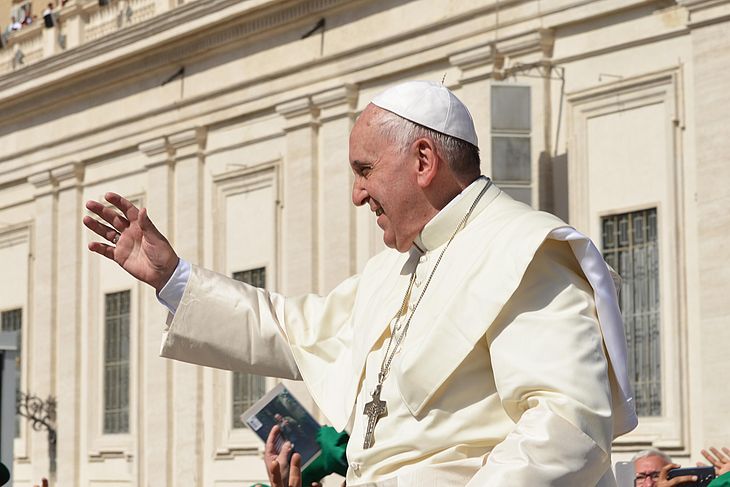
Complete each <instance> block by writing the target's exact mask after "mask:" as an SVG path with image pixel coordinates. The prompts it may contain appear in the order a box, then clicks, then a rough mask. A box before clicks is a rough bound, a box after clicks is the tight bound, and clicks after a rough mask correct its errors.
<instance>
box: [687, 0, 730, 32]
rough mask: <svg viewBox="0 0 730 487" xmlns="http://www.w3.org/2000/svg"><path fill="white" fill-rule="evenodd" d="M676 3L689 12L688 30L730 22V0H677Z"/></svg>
mask: <svg viewBox="0 0 730 487" xmlns="http://www.w3.org/2000/svg"><path fill="white" fill-rule="evenodd" d="M677 3H678V4H679V5H681V6H682V7H684V8H686V9H687V11H688V12H689V22H688V24H687V25H688V26H689V27H690V28H696V27H702V26H704V25H710V24H715V23H717V22H727V21H728V20H730V0H677Z"/></svg>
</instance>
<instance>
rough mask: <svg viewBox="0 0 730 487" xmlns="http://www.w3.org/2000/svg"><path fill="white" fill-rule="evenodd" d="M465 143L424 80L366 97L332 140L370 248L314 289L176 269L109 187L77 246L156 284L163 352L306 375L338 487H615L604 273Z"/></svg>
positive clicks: (626, 410) (457, 111)
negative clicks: (164, 317) (341, 277)
mask: <svg viewBox="0 0 730 487" xmlns="http://www.w3.org/2000/svg"><path fill="white" fill-rule="evenodd" d="M478 146H479V145H478V140H477V134H476V130H475V127H474V123H473V120H472V117H471V115H470V114H469V111H468V109H467V108H466V106H465V105H464V104H463V103H462V102H461V101H460V100H459V99H458V98H457V97H456V96H455V95H454V94H453V93H452V92H451V91H450V90H448V89H447V88H446V87H444V86H442V85H440V84H438V83H432V82H425V81H410V82H405V83H401V84H398V85H396V86H393V87H391V88H390V89H388V90H386V91H385V92H383V93H381V94H379V95H378V96H376V97H375V98H374V99H373V100H372V101H371V103H370V104H368V105H367V106H366V107H365V109H364V110H363V112H362V113H361V115H360V116H359V118H358V119H357V121H356V123H355V125H354V127H353V129H352V132H351V134H350V146H349V149H350V157H349V159H350V160H349V162H350V166H351V168H352V171H353V173H354V183H353V187H352V201H353V203H354V204H355V205H357V206H363V205H366V206H367V207H369V208H370V210H371V211H372V213H373V215H374V218H376V219H377V224H378V226H379V227H380V228H381V229H382V230H383V239H384V241H385V244H386V245H387V247H388V249H386V250H385V251H383V252H381V253H379V254H378V255H376V256H374V257H373V258H371V259H370V260H369V261H368V262H367V264H366V266H365V268H364V269H363V271H362V273H361V274H360V275H357V276H353V277H351V278H349V279H347V280H345V281H344V282H342V283H341V284H339V285H338V286H337V287H336V288H335V289H333V290H332V291H331V292H330V293H329V294H328V295H326V296H316V295H304V296H295V297H287V296H283V295H281V294H278V293H275V292H269V291H266V290H264V289H257V288H255V287H252V286H249V285H247V284H244V283H241V282H238V281H234V280H232V279H230V278H228V277H225V276H222V275H218V274H216V273H214V272H211V271H208V270H205V269H202V268H200V267H198V266H196V265H192V264H190V263H188V262H187V261H185V260H184V259H180V258H178V256H177V254H176V253H175V251H174V250H173V249H172V247H171V246H170V244H169V243H168V241H167V240H166V239H165V237H164V236H163V235H162V234H160V232H159V231H157V229H156V228H155V226H154V224H153V223H152V222H151V220H150V219H149V217H148V215H147V212H146V210H145V209H138V208H136V207H135V206H134V205H132V204H131V203H130V202H129V201H127V200H126V199H124V198H122V197H121V196H119V195H117V194H114V193H107V195H106V196H105V198H106V200H107V201H108V202H109V203H111V205H113V206H114V207H116V209H114V208H111V207H109V206H105V205H102V204H101V203H99V202H96V201H89V202H88V203H87V208H88V209H89V210H90V211H91V212H92V213H94V214H95V215H96V216H97V217H98V218H92V217H90V216H87V217H85V218H84V224H85V225H86V226H87V227H88V228H89V229H91V230H92V231H94V232H95V233H96V234H98V235H99V236H101V237H102V238H103V239H105V240H106V242H92V243H90V244H89V249H90V250H92V251H94V252H97V253H99V254H101V255H104V256H106V257H107V258H110V259H112V260H114V261H116V262H117V263H118V264H119V265H120V266H122V267H123V268H124V269H125V270H126V271H128V272H129V273H130V274H132V275H133V276H134V277H136V278H138V279H140V280H142V281H144V282H146V283H148V284H150V285H151V286H153V287H154V288H155V290H156V291H157V295H158V298H159V299H160V301H161V302H162V303H163V304H164V305H165V306H167V308H168V309H169V310H170V316H169V319H168V322H167V327H166V329H165V331H164V333H163V339H162V351H161V355H162V356H164V357H168V358H172V359H176V360H182V361H186V362H191V363H196V364H201V365H206V366H211V367H218V368H223V369H230V370H237V371H244V372H251V373H256V374H262V375H269V376H276V377H282V378H289V379H302V380H304V381H305V383H306V385H307V387H308V389H309V391H310V393H311V395H312V397H313V398H314V400H315V401H316V403H317V405H318V406H319V408H320V409H321V410H322V412H323V414H324V415H325V416H326V417H327V419H328V420H329V421H330V422H331V424H332V425H333V426H334V427H335V428H336V429H337V430H338V431H339V430H343V429H346V430H347V431H349V432H350V437H351V438H350V441H349V443H348V446H347V461H348V469H347V485H348V486H351V487H354V486H359V485H368V486H396V485H397V486H401V487H402V486H421V487H422V486H442V485H469V486H476V485H495V486H502V485H525V486H527V485H529V486H531V487H534V486H553V485H556V486H557V485H563V486H564V485H571V486H573V485H575V486H594V485H601V486H606V485H615V480H614V478H613V474H612V472H611V468H610V467H611V442H612V440H613V439H614V438H615V437H617V436H618V435H621V434H623V433H625V432H627V431H630V430H631V429H633V428H634V427H635V425H636V422H637V419H636V415H635V413H634V409H633V400H632V395H631V388H630V384H629V380H628V377H627V372H626V363H625V362H626V344H625V338H624V334H623V325H622V321H621V315H620V312H619V308H618V304H617V300H616V289H615V286H614V279H613V276H612V273H611V271H610V269H609V268H608V266H607V265H606V263H605V262H604V260H603V258H602V256H601V254H600V252H599V251H598V249H597V248H596V247H595V245H594V244H593V243H592V242H591V241H590V240H589V239H588V238H587V237H585V236H584V235H582V234H580V233H579V232H578V231H576V230H575V229H573V228H571V227H569V226H567V225H566V224H565V223H564V222H562V221H561V220H559V219H558V218H557V217H555V216H553V215H550V214H547V213H543V212H539V211H535V210H533V209H532V208H530V207H528V206H526V205H523V204H521V203H518V202H516V201H514V200H513V199H512V198H510V197H509V196H508V195H507V194H506V193H505V192H503V191H501V190H500V189H499V188H498V187H497V186H496V185H495V184H493V183H492V182H491V180H490V179H489V178H487V177H484V176H482V175H481V174H480V158H479V149H478ZM267 463H268V467H269V469H268V470H269V472H270V473H271V472H274V473H276V474H277V475H278V477H276V478H274V479H273V480H275V481H276V482H277V483H279V484H281V483H287V481H286V479H285V478H283V479H281V478H279V477H280V475H279V473H280V471H279V468H280V467H285V465H280V463H286V459H283V458H280V457H279V458H277V457H276V456H275V455H267ZM293 467H294V466H293ZM293 477H295V475H293ZM270 480H271V478H270Z"/></svg>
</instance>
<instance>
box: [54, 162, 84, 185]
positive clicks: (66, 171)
mask: <svg viewBox="0 0 730 487" xmlns="http://www.w3.org/2000/svg"><path fill="white" fill-rule="evenodd" d="M51 178H52V179H53V181H54V182H55V183H56V184H57V185H59V186H62V187H63V188H61V189H66V188H69V187H76V186H78V185H79V184H80V183H82V182H83V181H84V164H83V163H81V162H79V161H73V162H68V163H66V164H63V165H61V166H58V167H55V168H53V169H51Z"/></svg>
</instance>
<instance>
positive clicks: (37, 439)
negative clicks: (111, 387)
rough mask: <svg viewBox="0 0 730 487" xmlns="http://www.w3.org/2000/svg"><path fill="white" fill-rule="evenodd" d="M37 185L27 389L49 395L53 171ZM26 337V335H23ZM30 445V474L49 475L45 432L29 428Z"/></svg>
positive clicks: (52, 374) (52, 379)
mask: <svg viewBox="0 0 730 487" xmlns="http://www.w3.org/2000/svg"><path fill="white" fill-rule="evenodd" d="M28 182H29V183H30V184H32V185H33V187H34V196H33V199H34V201H35V203H34V213H35V214H34V225H35V231H36V233H35V238H34V244H35V245H34V248H33V249H31V254H32V255H33V258H34V260H35V262H34V265H33V276H32V279H33V282H34V283H36V285H34V286H32V287H31V306H32V307H33V320H32V321H29V322H28V327H27V330H28V337H27V340H28V352H29V353H28V356H27V360H28V367H27V370H28V381H27V388H28V390H27V391H26V392H28V393H30V394H35V395H37V396H39V397H42V398H46V397H48V396H49V395H51V394H54V393H55V391H56V387H55V386H56V343H55V342H56V306H57V301H56V292H57V287H56V256H57V254H56V245H55V243H56V239H57V218H56V212H57V204H56V194H55V186H56V182H55V180H54V178H53V177H52V175H51V171H49V170H45V171H41V172H37V173H35V174H32V175H31V176H29V177H28ZM23 338H24V339H26V337H23ZM27 431H28V432H29V435H28V437H27V448H28V452H29V456H30V461H31V464H32V468H31V475H32V477H31V478H41V477H48V475H49V466H50V465H49V461H48V439H47V435H46V433H45V432H37V431H34V430H32V429H31V428H27Z"/></svg>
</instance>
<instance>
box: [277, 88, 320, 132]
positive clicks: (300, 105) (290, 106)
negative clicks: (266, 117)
mask: <svg viewBox="0 0 730 487" xmlns="http://www.w3.org/2000/svg"><path fill="white" fill-rule="evenodd" d="M276 112H277V113H278V114H280V115H281V116H283V117H284V118H285V119H286V127H285V128H284V130H285V131H287V132H289V131H292V130H297V129H300V128H304V127H313V126H316V125H318V124H319V120H318V116H319V109H318V108H317V107H316V106H315V105H314V103H313V102H312V97H311V96H304V97H301V98H297V99H296V100H291V101H288V102H286V103H282V104H280V105H277V106H276Z"/></svg>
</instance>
